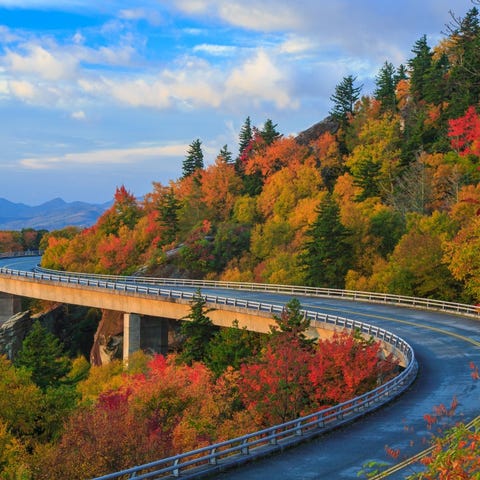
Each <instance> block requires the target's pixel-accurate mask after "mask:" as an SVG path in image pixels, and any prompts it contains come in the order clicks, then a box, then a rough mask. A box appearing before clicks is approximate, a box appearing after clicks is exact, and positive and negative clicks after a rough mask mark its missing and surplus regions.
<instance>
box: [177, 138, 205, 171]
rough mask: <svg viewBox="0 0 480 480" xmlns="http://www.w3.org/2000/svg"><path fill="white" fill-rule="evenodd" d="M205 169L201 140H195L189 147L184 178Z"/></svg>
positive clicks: (183, 168)
mask: <svg viewBox="0 0 480 480" xmlns="http://www.w3.org/2000/svg"><path fill="white" fill-rule="evenodd" d="M202 169H203V151H202V142H201V141H200V139H198V138H197V139H196V140H194V141H193V142H192V143H191V144H190V145H189V147H188V150H187V156H186V157H185V159H184V161H183V165H182V172H183V178H185V177H189V176H190V175H192V174H193V173H195V172H196V171H197V170H202Z"/></svg>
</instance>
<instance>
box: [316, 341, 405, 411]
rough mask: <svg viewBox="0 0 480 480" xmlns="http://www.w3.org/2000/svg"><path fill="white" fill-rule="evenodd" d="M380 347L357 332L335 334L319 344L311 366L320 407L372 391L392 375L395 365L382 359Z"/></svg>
mask: <svg viewBox="0 0 480 480" xmlns="http://www.w3.org/2000/svg"><path fill="white" fill-rule="evenodd" d="M380 352H381V344H380V342H375V341H373V340H371V339H364V338H363V337H362V336H361V335H360V334H357V333H355V332H341V333H338V332H336V333H335V334H334V336H333V338H331V339H326V340H322V341H321V342H319V344H318V346H317V348H316V350H315V353H314V356H313V359H312V361H311V362H310V365H309V374H308V377H309V380H310V381H311V382H312V385H313V387H314V398H315V400H316V402H317V406H318V407H320V406H331V405H335V404H337V403H341V402H345V401H347V400H349V399H351V398H354V397H355V396H359V395H361V394H363V393H366V392H368V391H369V390H373V389H374V388H375V387H376V386H377V385H378V384H379V383H381V382H383V381H385V380H386V379H388V378H389V376H391V375H392V371H393V370H394V369H395V365H396V362H395V360H394V359H393V356H392V355H390V356H389V357H388V358H387V359H382V358H381V354H380Z"/></svg>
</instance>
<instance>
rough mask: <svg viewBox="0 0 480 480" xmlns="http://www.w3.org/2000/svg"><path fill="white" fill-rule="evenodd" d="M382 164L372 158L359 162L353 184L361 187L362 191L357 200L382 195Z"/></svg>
mask: <svg viewBox="0 0 480 480" xmlns="http://www.w3.org/2000/svg"><path fill="white" fill-rule="evenodd" d="M380 176H381V165H380V164H379V163H376V162H374V161H372V160H370V159H367V160H364V161H363V162H361V163H359V165H358V167H357V169H356V173H355V175H354V181H353V184H354V185H355V186H357V187H361V189H362V192H361V193H360V194H359V195H358V196H357V198H356V200H357V201H360V202H361V201H363V200H365V199H367V198H370V197H378V196H380Z"/></svg>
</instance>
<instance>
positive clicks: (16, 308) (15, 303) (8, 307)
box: [0, 292, 22, 325]
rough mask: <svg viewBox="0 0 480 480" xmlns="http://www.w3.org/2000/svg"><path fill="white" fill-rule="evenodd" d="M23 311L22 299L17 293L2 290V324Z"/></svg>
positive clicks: (0, 295) (0, 301) (0, 317)
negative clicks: (12, 293)
mask: <svg viewBox="0 0 480 480" xmlns="http://www.w3.org/2000/svg"><path fill="white" fill-rule="evenodd" d="M21 311H22V299H21V297H18V296H16V295H11V294H9V293H3V292H0V325H3V324H4V323H5V322H6V321H7V320H8V319H9V318H10V317H11V316H13V315H15V314H16V313H18V312H21Z"/></svg>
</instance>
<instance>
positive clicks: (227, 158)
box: [218, 145, 232, 163]
mask: <svg viewBox="0 0 480 480" xmlns="http://www.w3.org/2000/svg"><path fill="white" fill-rule="evenodd" d="M218 158H220V159H221V160H222V162H224V163H232V152H230V151H229V150H228V145H224V146H223V147H222V149H221V150H220V152H218Z"/></svg>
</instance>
